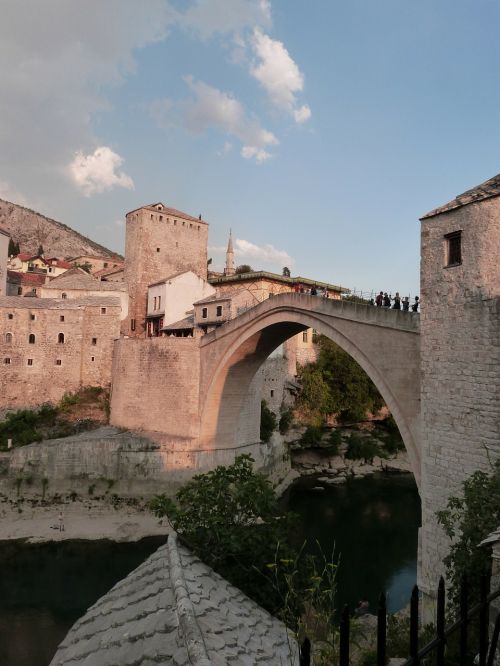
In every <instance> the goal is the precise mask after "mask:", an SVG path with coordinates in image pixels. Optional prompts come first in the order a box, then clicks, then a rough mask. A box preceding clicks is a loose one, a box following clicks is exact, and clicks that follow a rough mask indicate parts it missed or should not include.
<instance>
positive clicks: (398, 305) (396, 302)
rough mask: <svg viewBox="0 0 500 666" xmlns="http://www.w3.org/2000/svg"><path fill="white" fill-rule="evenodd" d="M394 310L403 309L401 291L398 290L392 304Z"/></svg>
mask: <svg viewBox="0 0 500 666" xmlns="http://www.w3.org/2000/svg"><path fill="white" fill-rule="evenodd" d="M392 309H393V310H401V298H400V296H399V291H397V292H396V295H395V296H394V305H393V306H392Z"/></svg>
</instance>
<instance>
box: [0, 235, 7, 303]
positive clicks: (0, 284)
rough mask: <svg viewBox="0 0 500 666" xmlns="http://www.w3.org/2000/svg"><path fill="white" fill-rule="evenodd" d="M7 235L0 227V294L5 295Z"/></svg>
mask: <svg viewBox="0 0 500 666" xmlns="http://www.w3.org/2000/svg"><path fill="white" fill-rule="evenodd" d="M8 256H9V236H8V235H7V233H4V232H3V231H2V230H1V229H0V296H6V295H7V259H8Z"/></svg>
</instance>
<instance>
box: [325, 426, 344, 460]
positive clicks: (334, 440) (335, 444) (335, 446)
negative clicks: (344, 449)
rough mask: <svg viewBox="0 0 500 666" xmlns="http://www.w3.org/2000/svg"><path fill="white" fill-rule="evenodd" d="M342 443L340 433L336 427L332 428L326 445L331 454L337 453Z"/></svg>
mask: <svg viewBox="0 0 500 666" xmlns="http://www.w3.org/2000/svg"><path fill="white" fill-rule="evenodd" d="M341 444H342V433H341V432H340V430H337V428H333V430H332V431H331V432H330V435H329V436H328V447H329V448H330V450H331V453H332V454H333V455H337V454H338V452H339V449H340V445H341Z"/></svg>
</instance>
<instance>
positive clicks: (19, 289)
mask: <svg viewBox="0 0 500 666" xmlns="http://www.w3.org/2000/svg"><path fill="white" fill-rule="evenodd" d="M22 293H23V288H22V287H18V288H17V295H18V296H21V295H22Z"/></svg>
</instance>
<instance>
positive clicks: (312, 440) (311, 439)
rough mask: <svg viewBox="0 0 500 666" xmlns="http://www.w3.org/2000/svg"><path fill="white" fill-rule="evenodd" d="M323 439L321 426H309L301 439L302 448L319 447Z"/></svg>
mask: <svg viewBox="0 0 500 666" xmlns="http://www.w3.org/2000/svg"><path fill="white" fill-rule="evenodd" d="M322 437H323V428H320V427H319V426H312V425H311V426H307V428H306V430H305V432H304V434H303V435H302V437H301V438H300V443H301V445H302V446H319V445H320V444H321V439H322Z"/></svg>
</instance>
